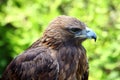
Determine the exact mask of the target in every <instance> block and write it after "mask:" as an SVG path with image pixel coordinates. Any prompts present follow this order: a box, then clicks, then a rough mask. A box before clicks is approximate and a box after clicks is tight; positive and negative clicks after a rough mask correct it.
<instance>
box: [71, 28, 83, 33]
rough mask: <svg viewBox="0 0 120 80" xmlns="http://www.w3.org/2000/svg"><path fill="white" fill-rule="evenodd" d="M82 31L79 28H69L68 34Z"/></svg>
mask: <svg viewBox="0 0 120 80" xmlns="http://www.w3.org/2000/svg"><path fill="white" fill-rule="evenodd" d="M81 30H82V29H80V28H71V29H70V32H72V33H77V32H80V31H81Z"/></svg>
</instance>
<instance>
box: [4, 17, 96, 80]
mask: <svg viewBox="0 0 120 80" xmlns="http://www.w3.org/2000/svg"><path fill="white" fill-rule="evenodd" d="M86 39H95V40H96V34H95V33H94V32H93V31H92V30H91V29H89V28H88V27H87V26H86V25H85V24H84V23H83V22H81V21H79V20H78V19H76V18H73V17H70V16H59V17H57V18H56V19H54V20H53V21H52V22H51V23H50V24H49V25H48V27H47V29H46V30H45V32H44V34H43V36H42V37H41V38H40V39H38V40H37V41H36V42H34V43H33V44H32V45H31V46H30V47H29V48H28V49H27V50H25V51H24V52H23V53H22V54H20V55H18V56H17V57H16V58H15V59H13V60H12V61H11V63H10V64H9V65H8V66H7V68H6V70H5V71H4V73H3V75H2V80H88V76H89V71H88V68H89V66H88V59H87V56H86V50H85V48H84V47H83V46H82V42H83V41H85V40H86Z"/></svg>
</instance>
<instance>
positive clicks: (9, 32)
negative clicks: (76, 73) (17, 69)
mask: <svg viewBox="0 0 120 80" xmlns="http://www.w3.org/2000/svg"><path fill="white" fill-rule="evenodd" d="M59 15H69V16H73V17H76V18H78V19H80V20H81V21H83V22H85V23H86V24H87V25H88V26H89V27H90V28H92V29H93V30H94V31H95V32H96V34H97V36H98V39H97V42H94V41H92V40H87V41H85V42H84V43H83V45H84V46H85V48H86V49H87V56H88V58H89V65H90V77H89V79H90V80H120V0H0V76H1V74H2V73H3V71H4V70H5V68H6V66H7V65H8V64H9V63H10V61H11V60H12V59H13V58H14V57H16V56H17V55H18V54H20V53H22V52H23V51H24V50H25V49H26V48H27V47H29V46H30V45H31V44H32V43H33V42H34V41H36V40H37V39H38V38H39V37H41V35H42V33H43V31H44V30H45V28H46V27H47V25H48V23H49V22H50V21H51V20H52V19H53V18H55V17H57V16H59Z"/></svg>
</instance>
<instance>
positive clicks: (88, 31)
mask: <svg viewBox="0 0 120 80" xmlns="http://www.w3.org/2000/svg"><path fill="white" fill-rule="evenodd" d="M75 37H79V38H83V39H84V38H86V39H94V40H95V41H96V39H97V36H96V34H95V32H94V31H92V30H91V29H89V28H86V29H85V30H82V31H80V32H78V33H77V34H76V36H75Z"/></svg>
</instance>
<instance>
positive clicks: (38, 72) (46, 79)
mask: <svg viewBox="0 0 120 80" xmlns="http://www.w3.org/2000/svg"><path fill="white" fill-rule="evenodd" d="M49 53H50V51H49V50H48V49H47V48H44V47H36V48H31V49H28V50H27V51H25V52H24V53H23V54H21V55H19V56H18V57H16V58H15V59H14V60H13V61H12V62H11V63H10V64H9V65H8V67H7V69H6V70H5V72H4V74H3V76H2V80H18V79H19V80H26V79H27V80H56V79H57V75H58V74H57V73H58V63H57V61H56V60H55V59H53V58H52V57H51V56H50V55H49Z"/></svg>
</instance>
